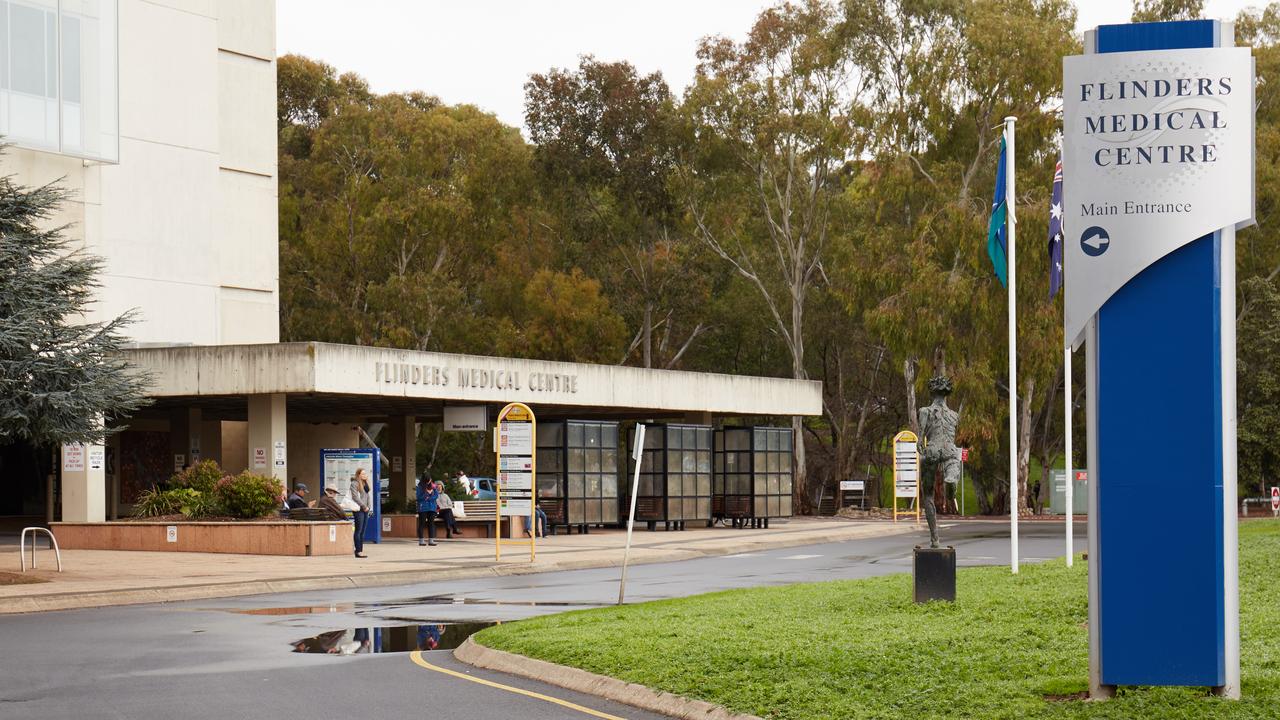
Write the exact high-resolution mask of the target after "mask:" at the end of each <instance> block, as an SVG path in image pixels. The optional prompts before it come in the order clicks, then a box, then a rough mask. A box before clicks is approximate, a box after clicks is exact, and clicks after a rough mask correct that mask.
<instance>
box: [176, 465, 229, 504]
mask: <svg viewBox="0 0 1280 720" xmlns="http://www.w3.org/2000/svg"><path fill="white" fill-rule="evenodd" d="M222 475H223V473H222V468H220V467H218V463H217V462H215V461H213V460H201V461H200V462H198V463H196V464H195V465H192V466H190V467H188V468H185V469H183V470H182V472H178V473H174V475H173V477H172V478H170V479H169V484H170V485H171V486H173V487H176V488H190V489H192V490H197V491H199V492H201V493H204V494H206V495H212V494H213V486H214V485H217V484H218V481H219V480H221V479H222Z"/></svg>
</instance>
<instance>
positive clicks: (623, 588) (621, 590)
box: [618, 423, 645, 605]
mask: <svg viewBox="0 0 1280 720" xmlns="http://www.w3.org/2000/svg"><path fill="white" fill-rule="evenodd" d="M644 428H645V425H644V423H636V439H635V445H634V446H633V447H632V448H631V459H632V460H635V461H636V469H635V472H634V473H633V474H632V477H631V511H630V512H629V513H627V546H626V549H624V550H623V551H622V579H621V580H619V581H618V604H619V605H621V604H622V598H623V596H624V595H625V594H626V592H627V562H628V561H630V560H631V530H632V529H633V528H634V526H635V524H636V493H637V492H639V490H640V459H641V458H643V457H644Z"/></svg>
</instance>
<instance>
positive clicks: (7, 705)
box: [0, 522, 1085, 720]
mask: <svg viewBox="0 0 1280 720" xmlns="http://www.w3.org/2000/svg"><path fill="white" fill-rule="evenodd" d="M741 532H744V533H746V532H750V531H749V530H742V531H741ZM671 538H672V542H679V533H672V535H671ZM924 539H925V536H924V535H923V534H913V535H906V536H903V535H898V536H894V537H887V538H875V539H865V540H855V541H849V542H841V543H829V544H821V545H810V546H804V547H792V548H785V549H780V550H772V551H768V552H759V553H755V552H753V553H742V554H739V555H729V556H724V557H716V558H705V559H700V560H689V561H684V562H678V563H662V564H655V565H641V566H636V567H633V568H632V569H631V571H630V572H629V575H628V594H627V600H628V602H641V601H645V600H654V599H660V598H670V597H680V596H686V595H694V594H699V593H705V592H713V591H717V590H726V589H731V588H742V587H755V586H763V585H783V584H789V583H795V582H810V581H817V580H834V579H842V578H859V577H869V576H873V575H884V574H890V573H896V572H904V571H910V567H911V548H912V546H913V545H914V544H918V543H921V542H923V541H924ZM943 540H944V542H945V543H946V544H949V545H953V546H955V548H956V550H957V554H958V560H959V563H960V564H961V565H962V566H964V565H987V564H1005V563H1007V562H1008V559H1009V542H1008V532H1007V526H1005V525H1003V524H1000V523H962V524H957V525H955V526H953V527H944V530H943ZM551 542H554V540H551ZM1084 544H1085V528H1084V524H1083V523H1080V524H1078V525H1077V526H1076V551H1077V552H1080V551H1082V550H1084ZM1062 554H1063V539H1062V524H1061V523H1053V524H1048V523H1040V522H1036V523H1024V524H1023V526H1022V533H1021V548H1020V553H1019V555H1020V557H1021V558H1022V560H1023V561H1024V562H1035V561H1037V560H1044V559H1048V558H1052V557H1060V556H1061V555H1062ZM617 582H618V570H617V569H615V568H606V569H599V570H576V571H568V572H553V573H539V574H534V575H524V576H508V577H494V578H482V579H475V580H468V581H454V582H450V583H447V584H445V583H425V584H421V585H411V586H400V587H392V588H378V589H362V590H340V591H317V592H307V593H289V594H278V595H260V596H254V597H246V598H236V599H229V600H208V601H195V602H189V603H174V604H164V605H146V606H129V607H118V608H104V609H99V610H74V611H66V612H53V613H42V614H36V615H19V616H5V617H0V638H3V642H2V643H0V648H3V653H4V662H3V666H2V668H3V672H0V719H5V720H7V719H8V718H15V719H17V718H22V719H23V720H36V719H39V718H50V719H54V718H56V719H58V720H62V719H63V718H72V717H84V718H131V719H132V718H142V719H146V718H218V719H219V720H224V719H226V718H249V717H271V718H279V719H281V720H285V719H288V718H299V719H306V720H314V719H315V718H366V717H368V718H372V717H397V716H403V717H412V716H426V717H431V718H433V719H434V718H440V719H442V720H452V719H455V718H457V719H462V718H470V719H487V718H497V717H519V718H521V719H522V720H541V719H544V718H545V719H553V718H575V719H579V718H585V717H588V716H587V715H585V714H583V713H581V712H579V711H577V710H573V709H570V708H566V707H562V706H559V705H555V704H552V703H549V702H546V701H544V700H540V699H535V698H531V697H527V696H523V695H518V694H515V693H512V692H509V691H506V690H502V689H498V688H493V687H488V686H483V685H479V684H476V683H472V682H467V681H465V680H461V679H458V678H456V677H452V676H449V675H446V674H442V673H438V672H434V671H432V670H428V669H426V668H423V667H420V666H419V665H417V664H415V663H413V662H412V661H411V658H410V655H409V653H408V652H404V651H403V650H411V649H414V648H415V647H419V646H424V645H425V646H427V647H429V646H430V645H431V643H433V642H435V640H436V633H438V632H440V631H441V629H443V634H441V635H439V640H440V643H441V644H440V647H452V646H453V645H456V643H457V642H458V641H460V640H461V637H462V636H463V634H464V630H465V629H464V628H463V627H461V626H458V625H455V624H454V623H468V622H478V621H509V620H517V619H520V618H524V617H529V616H532V615H539V614H544V613H551V612H562V611H564V610H567V609H575V608H579V607H593V606H598V605H604V604H610V603H612V602H615V601H616V600H617V593H618V585H617ZM405 626H408V627H405ZM393 627H394V628H395V629H386V630H379V631H376V632H375V631H372V630H371V631H370V633H369V638H370V646H372V645H374V644H375V642H377V641H379V640H380V641H381V643H385V644H386V648H387V649H388V650H401V651H400V652H385V653H368V654H364V653H360V654H351V655H343V654H304V653H296V652H293V649H294V647H295V644H296V643H298V642H299V641H301V640H303V639H306V638H315V637H317V636H319V638H318V639H315V640H311V641H310V646H311V647H313V648H317V647H318V648H321V649H324V648H332V649H333V650H334V651H335V652H336V651H338V650H340V649H343V648H345V649H348V650H351V649H357V648H360V644H359V642H358V641H359V640H360V639H362V638H363V634H354V633H352V632H350V631H351V630H352V629H355V628H370V629H372V628H393ZM344 630H345V631H347V632H346V633H345V634H341V635H340V634H339V633H337V631H344ZM324 633H331V634H329V635H323V634H324ZM380 647H381V646H380ZM424 658H425V659H426V660H428V661H429V662H430V663H432V664H435V665H437V666H440V667H445V668H448V669H453V670H455V671H458V672H463V673H468V674H471V675H474V676H478V677H484V678H489V679H492V680H494V681H496V682H499V683H503V684H506V685H510V686H514V687H519V688H524V689H526V690H530V691H533V692H538V693H544V694H546V695H549V696H553V697H557V698H561V699H564V700H566V701H569V702H573V703H577V704H579V705H583V706H586V707H589V708H592V709H594V710H597V711H599V712H603V713H606V714H609V715H615V716H617V717H622V718H654V717H659V716H657V715H653V714H650V713H645V712H642V711H638V710H635V709H633V708H630V707H627V706H622V705H617V704H614V703H610V702H606V701H602V700H599V699H597V698H594V697H589V696H583V695H580V694H577V693H572V692H568V691H565V690H562V689H560V688H556V687H553V686H549V685H545V684H543V683H538V682H532V681H527V680H522V679H519V678H513V677H510V676H506V675H500V674H497V673H489V672H486V671H479V670H475V669H472V668H469V667H467V666H463V665H460V664H459V663H456V662H455V661H454V660H453V657H452V653H451V652H450V651H449V650H445V649H439V650H430V651H427V652H425V653H424Z"/></svg>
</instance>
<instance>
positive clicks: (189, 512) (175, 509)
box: [134, 488, 218, 519]
mask: <svg viewBox="0 0 1280 720" xmlns="http://www.w3.org/2000/svg"><path fill="white" fill-rule="evenodd" d="M134 514H135V515H137V516H139V517H157V516H160V515H176V514H181V515H185V516H186V517H189V518H192V519H196V518H202V517H209V516H210V515H217V514H218V504H217V502H216V500H215V498H214V497H213V495H212V494H206V493H202V492H200V491H199V490H192V489H191V488H170V489H169V490H147V491H144V492H143V493H142V495H140V496H139V497H138V501H137V502H136V503H134Z"/></svg>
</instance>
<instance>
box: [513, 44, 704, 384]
mask: <svg viewBox="0 0 1280 720" xmlns="http://www.w3.org/2000/svg"><path fill="white" fill-rule="evenodd" d="M673 120H674V114H673V104H672V98H671V92H670V90H669V88H668V87H667V83H666V81H664V80H663V78H662V75H661V73H656V72H655V73H652V74H649V75H640V74H639V73H637V72H636V69H635V67H633V66H632V65H631V64H630V63H627V62H601V61H598V60H596V59H594V58H592V57H590V56H587V57H583V58H582V59H581V60H580V62H579V64H578V67H577V69H574V70H569V69H559V68H553V69H551V70H550V71H548V72H546V73H541V74H535V75H533V76H531V77H530V78H529V81H528V82H527V83H526V84H525V123H526V126H527V128H528V132H529V138H530V140H531V142H532V143H533V145H534V157H535V165H536V167H537V171H538V184H539V187H540V190H541V192H542V193H543V195H544V197H546V198H547V199H548V201H549V203H550V206H551V207H550V208H549V210H550V211H551V212H552V213H553V214H554V215H555V216H556V218H557V224H558V227H559V229H560V230H561V232H562V243H563V245H564V247H562V248H561V252H562V253H564V254H565V255H566V256H568V258H569V259H570V260H571V261H572V262H573V263H575V264H579V265H582V266H584V267H588V268H591V270H592V271H593V273H594V274H595V275H596V276H597V277H599V278H601V280H602V281H604V282H605V283H606V284H607V286H608V288H609V289H610V290H611V294H612V296H613V297H614V298H615V299H616V300H617V301H619V304H620V307H621V308H623V311H624V312H625V313H626V315H627V316H628V317H629V319H630V320H631V323H630V324H631V325H632V326H633V327H635V328H636V329H635V333H634V337H633V338H632V341H631V343H630V345H629V346H628V347H627V348H626V350H625V353H624V356H623V357H622V358H621V360H622V362H626V361H627V359H628V358H629V357H632V356H633V355H634V354H635V353H636V352H637V351H638V352H639V356H640V361H641V363H642V364H643V365H644V367H654V366H655V365H656V366H660V367H673V366H675V365H677V364H678V363H679V362H680V361H681V359H682V358H683V357H684V356H685V354H686V352H687V351H688V349H689V347H690V346H691V345H692V344H693V343H694V342H696V341H697V339H698V338H699V337H700V336H701V335H702V334H703V333H704V332H705V331H706V330H707V323H706V322H705V313H703V312H702V309H703V307H704V301H705V294H706V282H705V277H704V274H703V273H701V272H700V270H701V268H700V267H699V266H698V264H697V260H698V258H697V257H696V253H695V250H696V248H693V247H690V244H689V243H687V242H684V241H683V237H682V236H681V234H680V233H679V232H677V231H676V230H675V224H676V220H677V214H676V210H677V206H676V204H675V201H674V200H673V198H672V195H671V192H670V188H669V184H670V180H671V174H672V169H673V163H674V160H675V143H676V141H677V136H676V133H675V132H674V131H675V125H674V122H673ZM615 268H616V269H617V270H620V272H616V271H615V270H614V269H615Z"/></svg>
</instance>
